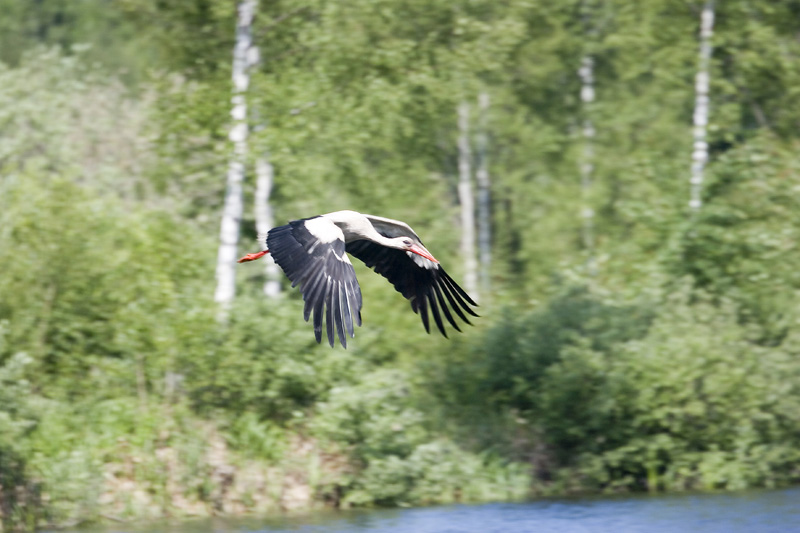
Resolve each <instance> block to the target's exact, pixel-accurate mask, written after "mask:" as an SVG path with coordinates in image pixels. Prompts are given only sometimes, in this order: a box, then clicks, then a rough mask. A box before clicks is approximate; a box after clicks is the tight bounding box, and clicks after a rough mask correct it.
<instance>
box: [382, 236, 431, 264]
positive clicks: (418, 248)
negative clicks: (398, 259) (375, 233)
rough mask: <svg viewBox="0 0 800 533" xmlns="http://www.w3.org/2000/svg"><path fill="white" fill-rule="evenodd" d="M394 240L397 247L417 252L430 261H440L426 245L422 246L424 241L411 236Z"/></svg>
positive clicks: (413, 252)
mask: <svg viewBox="0 0 800 533" xmlns="http://www.w3.org/2000/svg"><path fill="white" fill-rule="evenodd" d="M393 240H394V241H395V243H397V245H398V246H397V248H398V249H399V250H405V251H407V252H411V253H412V254H417V255H419V256H422V257H424V258H425V259H427V260H429V261H433V262H434V263H438V262H439V261H437V260H436V258H435V257H433V255H432V254H431V253H430V252H429V251H428V250H427V249H426V248H425V247H424V246H422V243H420V242H417V241H415V240H414V239H412V238H411V237H397V238H396V239H393Z"/></svg>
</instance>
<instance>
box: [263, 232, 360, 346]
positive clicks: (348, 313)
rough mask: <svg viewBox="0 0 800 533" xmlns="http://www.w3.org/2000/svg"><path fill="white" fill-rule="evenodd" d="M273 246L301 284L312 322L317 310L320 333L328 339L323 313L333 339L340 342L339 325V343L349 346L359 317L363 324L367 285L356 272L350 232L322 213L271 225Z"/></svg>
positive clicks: (316, 327) (288, 273) (289, 273)
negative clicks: (348, 241)
mask: <svg viewBox="0 0 800 533" xmlns="http://www.w3.org/2000/svg"><path fill="white" fill-rule="evenodd" d="M267 248H269V252H270V253H271V254H272V257H273V258H274V259H275V262H276V263H278V265H279V266H280V267H281V268H282V269H283V271H284V272H285V273H286V276H288V278H289V279H290V280H292V287H294V286H296V285H299V286H300V292H301V293H302V294H303V300H304V301H305V307H304V309H303V318H304V319H305V320H306V322H308V318H309V316H310V315H311V311H312V310H313V311H314V335H315V337H316V338H317V342H321V341H322V314H323V312H324V313H325V326H326V329H327V331H328V342H329V343H330V345H331V346H333V345H334V329H335V330H336V332H337V333H338V335H339V342H341V343H342V346H343V347H345V348H347V336H346V335H345V331H346V332H347V334H348V335H350V336H351V337H352V336H353V335H354V334H353V321H354V319H355V323H356V325H357V326H360V325H361V289H360V288H359V287H358V280H356V272H355V270H353V265H352V264H351V263H350V259H348V257H347V255H346V254H345V246H344V235H343V234H342V231H341V230H340V229H339V228H338V227H336V225H335V224H333V223H332V222H330V221H328V220H326V219H324V218H322V217H314V218H311V219H304V220H295V221H293V222H290V223H289V224H287V225H285V226H280V227H277V228H273V229H271V230H270V232H269V234H268V235H267Z"/></svg>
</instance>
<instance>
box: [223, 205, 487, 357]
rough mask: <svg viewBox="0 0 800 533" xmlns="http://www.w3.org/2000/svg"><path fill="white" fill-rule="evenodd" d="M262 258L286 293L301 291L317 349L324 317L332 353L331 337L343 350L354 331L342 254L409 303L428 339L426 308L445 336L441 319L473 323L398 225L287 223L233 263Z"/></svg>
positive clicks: (360, 220) (358, 217) (368, 220)
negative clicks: (269, 261)
mask: <svg viewBox="0 0 800 533" xmlns="http://www.w3.org/2000/svg"><path fill="white" fill-rule="evenodd" d="M266 254H272V257H273V258H274V259H275V262H276V263H278V265H279V266H280V267H281V268H282V269H283V271H284V273H285V274H286V276H287V277H288V278H289V279H290V280H291V282H292V287H295V286H298V285H299V286H300V292H301V293H302V294H303V300H304V301H305V306H304V309H303V318H304V319H305V320H306V322H308V319H309V317H310V316H311V313H312V311H313V315H314V335H315V337H316V339H317V342H322V318H323V314H324V316H325V326H326V330H327V334H328V342H329V343H330V345H331V347H333V346H334V344H335V340H334V332H336V334H338V337H339V342H340V343H341V344H342V346H343V347H344V348H347V335H349V336H350V337H353V336H354V333H353V324H355V325H357V326H360V325H361V289H360V288H359V286H358V280H357V279H356V272H355V269H353V264H352V263H351V262H350V259H349V257H348V254H350V255H352V256H354V257H357V258H358V259H360V260H361V261H363V262H364V264H365V265H367V266H368V267H369V268H372V269H373V270H375V272H377V273H378V274H380V275H381V276H383V277H385V278H386V279H387V280H389V282H390V283H391V284H392V285H394V288H395V289H396V290H397V291H398V292H399V293H400V294H402V295H403V296H405V297H406V298H407V299H408V300H409V301H410V302H411V308H412V309H413V310H414V312H415V313H418V314H419V315H420V316H421V317H422V323H423V324H424V326H425V331H427V332H428V333H430V319H429V315H428V308H429V307H430V314H431V315H433V320H434V322H435V323H436V327H437V328H438V329H439V331H441V333H442V335H444V336H445V337H447V333H446V331H445V328H444V322H443V320H442V315H444V318H445V319H446V320H447V321H448V322H449V323H450V325H452V326H453V327H454V328H455V329H456V330H457V331H461V329H460V328H459V327H458V323H457V322H456V319H455V318H454V317H453V313H455V314H456V315H457V316H458V317H459V318H460V319H461V320H463V321H464V322H466V323H467V324H470V321H469V320H468V319H467V317H466V315H465V313H466V314H469V315H472V316H475V317H477V316H478V315H477V314H476V313H475V312H474V311H473V310H472V308H471V307H470V306H477V305H478V304H476V303H475V302H474V301H473V300H472V298H470V297H469V295H468V294H467V293H466V292H465V291H464V289H462V288H461V287H459V286H458V284H457V283H456V282H455V281H453V278H451V277H450V276H448V275H447V273H446V272H445V271H444V269H443V268H442V266H441V265H440V264H439V261H437V260H436V258H434V257H433V255H431V253H430V252H429V251H428V250H427V249H426V248H425V246H423V245H422V241H421V240H420V238H419V237H418V236H417V234H416V233H414V230H412V229H411V227H409V225H408V224H406V223H405V222H400V221H399V220H392V219H390V218H383V217H377V216H374V215H364V214H361V213H357V212H355V211H335V212H333V213H328V214H325V215H319V216H315V217H311V218H304V219H302V220H293V221H292V222H289V223H288V224H286V225H285V226H279V227H277V228H273V229H271V230H270V231H269V233H268V234H267V238H266V249H265V250H263V251H261V252H256V253H251V254H247V255H245V256H244V257H242V258H241V259H239V263H244V262H247V261H254V260H256V259H259V258H260V257H263V256H264V255H266ZM451 310H452V313H451Z"/></svg>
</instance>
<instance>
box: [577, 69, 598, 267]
mask: <svg viewBox="0 0 800 533" xmlns="http://www.w3.org/2000/svg"><path fill="white" fill-rule="evenodd" d="M578 75H579V76H580V78H581V108H582V113H583V128H582V130H581V131H582V135H583V152H582V154H581V163H580V168H581V203H582V204H583V205H582V207H581V220H582V228H581V238H582V240H583V246H584V248H585V249H586V252H587V253H588V259H587V263H586V264H587V268H588V271H589V274H591V275H593V274H594V273H595V269H596V266H595V260H594V209H593V208H592V177H593V173H594V134H595V130H594V124H593V123H592V119H591V114H590V110H591V107H592V103H593V102H594V60H593V59H592V57H591V56H589V55H586V56H584V57H583V59H582V60H581V68H580V69H578Z"/></svg>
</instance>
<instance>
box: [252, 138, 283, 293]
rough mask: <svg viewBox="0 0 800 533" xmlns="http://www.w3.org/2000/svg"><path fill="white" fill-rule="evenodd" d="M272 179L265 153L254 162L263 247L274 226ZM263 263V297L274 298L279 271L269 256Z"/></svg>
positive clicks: (258, 216)
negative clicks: (271, 203)
mask: <svg viewBox="0 0 800 533" xmlns="http://www.w3.org/2000/svg"><path fill="white" fill-rule="evenodd" d="M274 177H275V169H274V167H273V166H272V163H270V162H269V154H268V153H266V152H265V153H263V154H261V156H260V157H259V158H258V159H257V160H256V194H255V216H256V232H258V241H259V243H262V244H263V245H264V246H266V242H265V236H266V234H267V232H268V231H269V230H270V229H271V228H272V227H273V226H274V225H275V218H274V216H273V215H272V206H271V205H270V203H269V198H270V194H271V193H272V183H273V179H274ZM263 261H264V274H265V275H266V279H267V280H266V281H265V282H264V295H265V296H267V297H268V298H275V297H276V296H278V295H279V294H280V292H281V284H280V282H279V281H278V279H279V277H280V271H279V270H278V265H277V264H276V263H275V260H274V259H273V258H272V255H271V254H267V255H266V256H264V259H263Z"/></svg>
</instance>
